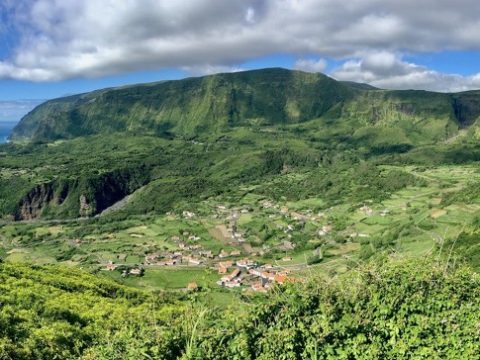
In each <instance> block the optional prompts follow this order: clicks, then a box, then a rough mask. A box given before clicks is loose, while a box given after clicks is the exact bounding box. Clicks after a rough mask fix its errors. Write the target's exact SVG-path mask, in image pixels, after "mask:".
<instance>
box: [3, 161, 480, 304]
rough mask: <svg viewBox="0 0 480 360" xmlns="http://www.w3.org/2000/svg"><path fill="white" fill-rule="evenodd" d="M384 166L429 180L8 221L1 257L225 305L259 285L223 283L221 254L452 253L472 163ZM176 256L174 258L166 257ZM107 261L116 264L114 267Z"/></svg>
mask: <svg viewBox="0 0 480 360" xmlns="http://www.w3.org/2000/svg"><path fill="white" fill-rule="evenodd" d="M385 170H389V171H391V170H403V171H404V172H408V173H410V174H412V175H413V176H415V177H416V178H418V179H422V180H423V181H424V182H423V183H421V186H408V187H406V188H404V189H402V190H400V191H397V192H395V193H393V194H392V195H391V196H389V197H388V198H386V199H383V200H381V201H375V200H366V201H364V202H361V203H339V204H337V205H334V206H329V207H326V206H325V202H324V201H323V199H322V198H315V197H311V198H307V199H302V200H298V201H291V200H290V201H288V200H287V199H284V200H282V199H281V198H280V199H279V200H273V199H270V198H267V197H266V196H265V195H262V194H259V193H258V192H257V191H256V186H254V185H253V186H249V187H238V188H237V189H235V190H234V191H233V192H231V193H230V194H229V196H224V195H219V196H216V197H210V198H208V199H206V200H204V201H202V202H200V203H198V204H197V205H196V206H195V208H192V209H189V210H188V211H183V212H182V213H175V212H170V213H167V214H166V215H154V214H152V215H145V216H132V217H130V218H128V219H125V220H123V221H118V220H116V221H114V222H111V221H109V218H108V216H109V215H108V214H106V215H105V216H100V217H96V218H93V219H88V220H87V219H84V220H77V221H64V222H61V221H50V222H49V221H25V222H14V223H8V224H6V225H4V226H3V227H2V228H1V230H0V241H1V247H2V252H3V254H2V256H3V258H4V260H6V261H8V262H29V263H34V264H49V263H60V264H65V265H68V266H80V267H82V268H85V269H88V270H89V271H91V272H94V273H97V274H98V275H99V276H106V277H111V278H113V279H115V280H117V281H119V282H121V283H124V284H126V285H131V286H134V287H141V288H146V289H150V290H160V289H172V290H183V289H185V288H186V287H187V285H188V284H189V283H195V284H197V285H198V286H199V287H201V288H203V289H209V293H210V294H214V295H213V297H214V299H215V300H214V301H216V302H217V303H219V304H228V303H230V302H231V300H232V299H233V298H234V297H237V296H236V295H235V294H239V293H240V292H242V289H243V290H249V291H250V290H251V285H252V284H253V283H252V281H247V280H246V279H245V281H243V283H241V284H240V286H239V287H236V288H235V289H224V288H222V287H221V286H220V285H218V284H217V282H218V281H219V279H220V278H221V276H222V275H221V274H219V273H218V272H219V264H221V263H223V262H224V261H231V262H232V263H233V265H232V266H233V267H234V266H235V265H234V264H235V262H238V261H240V260H242V259H249V260H250V261H252V262H255V264H257V266H265V264H267V265H268V266H270V268H271V269H273V270H272V271H276V272H282V273H283V272H284V273H286V274H287V273H288V274H289V275H288V276H289V277H291V278H294V279H302V278H303V277H305V276H311V275H312V274H326V275H328V276H335V274H338V273H342V272H344V271H346V270H347V269H349V268H352V267H355V266H357V265H358V264H359V263H361V262H363V261H364V260H367V259H368V258H369V257H371V256H372V255H374V254H379V253H382V252H385V253H396V254H399V255H409V256H410V255H411V256H418V257H425V256H437V255H441V253H444V254H448V252H452V251H453V245H452V241H454V240H455V239H456V238H457V237H458V236H459V234H461V233H462V231H464V230H465V228H466V227H467V226H468V225H469V224H470V223H471V222H472V221H474V219H475V217H476V216H477V214H478V211H479V210H480V202H479V201H477V200H478V199H475V198H468V197H467V198H465V197H462V196H460V195H462V194H463V192H465V191H468V189H469V188H470V187H471V186H472V184H474V183H475V181H476V178H477V176H478V170H477V169H476V167H474V166H467V165H465V166H453V165H452V166H438V167H428V168H427V167H418V166H406V167H401V168H400V167H398V168H397V167H394V166H385ZM282 176H285V177H288V176H292V175H291V174H285V175H282ZM295 176H297V175H295ZM298 176H300V175H298ZM232 199H234V200H232ZM453 244H454V242H453ZM172 254H177V255H176V257H173V255H172ZM448 255H449V256H450V254H448ZM149 257H150V258H151V259H152V260H150V261H149V260H147V259H149ZM171 258H175V259H178V261H175V264H171V263H166V259H171ZM451 258H452V259H453V258H455V257H454V256H451ZM170 261H171V260H170ZM108 264H112V265H114V266H113V268H114V269H113V270H112V269H110V270H112V271H108V270H107V269H106V268H107V265H108ZM133 268H141V269H142V271H144V272H143V275H142V276H135V275H130V274H129V273H128V271H129V269H130V270H131V269H133ZM209 296H211V295H209Z"/></svg>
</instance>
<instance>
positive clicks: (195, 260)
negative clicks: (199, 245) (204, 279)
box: [188, 257, 203, 265]
mask: <svg viewBox="0 0 480 360" xmlns="http://www.w3.org/2000/svg"><path fill="white" fill-rule="evenodd" d="M188 262H189V263H190V264H193V265H201V264H202V263H203V261H202V260H201V259H197V258H194V257H190V258H189V259H188Z"/></svg>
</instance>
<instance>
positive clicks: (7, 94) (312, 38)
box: [0, 0, 480, 121]
mask: <svg viewBox="0 0 480 360" xmlns="http://www.w3.org/2000/svg"><path fill="white" fill-rule="evenodd" d="M478 34H480V1H478V0H401V1H399V0H348V1H339V0H175V1H172V0H0V121H7V120H18V119H20V117H21V116H23V115H24V114H25V113H26V112H28V111H30V110H31V109H32V108H33V107H34V106H36V105H38V104H39V103H40V102H41V101H44V100H45V99H50V98H54V97H59V96H64V95H69V94H74V93H81V92H86V91H91V90H94V89H98V88H104V87H112V86H119V85H125V84H132V83H141V82H149V81H158V80H165V79H179V78H183V77H187V76H200V75H205V74H211V73H216V72H231V71H242V70H248V69H257V68H265V67H284V68H289V69H298V70H303V71H310V72H323V73H326V74H327V75H329V76H331V77H333V78H335V79H338V80H349V81H357V82H365V83H369V84H372V85H374V86H377V87H380V88H386V89H423V90H432V91H440V92H454V91H465V90H471V89H479V88H480V36H479V35H478Z"/></svg>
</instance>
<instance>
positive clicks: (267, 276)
mask: <svg viewBox="0 0 480 360" xmlns="http://www.w3.org/2000/svg"><path fill="white" fill-rule="evenodd" d="M260 277H261V278H262V279H265V280H269V281H274V280H275V274H274V273H271V272H268V271H263V272H262V274H261V275H260Z"/></svg>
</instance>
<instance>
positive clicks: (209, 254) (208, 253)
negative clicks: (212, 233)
mask: <svg viewBox="0 0 480 360" xmlns="http://www.w3.org/2000/svg"><path fill="white" fill-rule="evenodd" d="M199 254H200V255H201V256H205V257H207V258H213V253H212V251H211V250H203V251H200V252H199Z"/></svg>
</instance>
